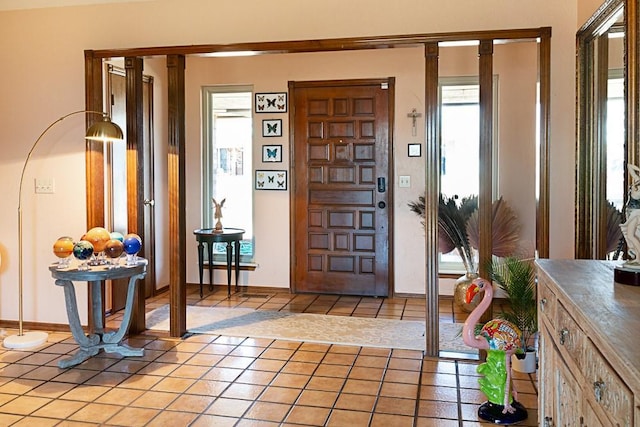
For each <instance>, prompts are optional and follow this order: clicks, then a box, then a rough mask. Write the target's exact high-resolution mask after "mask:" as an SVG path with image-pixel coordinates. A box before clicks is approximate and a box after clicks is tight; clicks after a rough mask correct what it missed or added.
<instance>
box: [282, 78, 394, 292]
mask: <svg viewBox="0 0 640 427" xmlns="http://www.w3.org/2000/svg"><path fill="white" fill-rule="evenodd" d="M382 84H387V85H388V87H387V90H388V91H389V92H388V99H387V101H388V105H387V131H388V135H387V170H386V171H385V173H386V177H387V185H386V187H387V188H386V192H387V195H386V200H387V207H386V209H387V217H388V231H387V234H388V236H389V237H388V242H389V247H388V249H387V261H388V262H387V275H388V277H387V295H388V298H392V297H393V295H394V293H393V292H394V288H395V286H394V284H395V282H394V278H395V274H394V271H395V270H394V227H393V224H394V223H393V216H394V215H393V213H394V203H393V194H394V191H393V190H394V182H395V180H394V176H395V175H394V170H395V169H394V166H395V165H394V158H393V148H394V139H393V136H394V129H395V126H393V124H394V121H395V120H394V119H395V78H394V77H387V78H378V79H346V80H316V81H289V84H288V88H289V99H290V100H291V103H290V107H289V169H290V173H289V176H290V177H291V178H290V182H289V185H290V187H291V190H290V191H289V197H290V202H289V219H290V222H289V237H290V241H289V247H290V248H291V250H290V251H289V253H290V261H289V283H290V289H291V292H293V293H296V292H297V281H296V272H295V266H296V253H295V250H293V249H294V248H295V244H296V227H295V225H296V224H295V218H296V203H295V194H296V191H295V190H296V181H295V179H294V178H295V176H296V173H295V164H296V163H295V113H296V105H295V104H294V103H293V101H294V100H295V99H296V97H295V90H296V87H301V86H302V85H304V88H322V87H336V86H345V87H353V86H371V85H382Z"/></svg>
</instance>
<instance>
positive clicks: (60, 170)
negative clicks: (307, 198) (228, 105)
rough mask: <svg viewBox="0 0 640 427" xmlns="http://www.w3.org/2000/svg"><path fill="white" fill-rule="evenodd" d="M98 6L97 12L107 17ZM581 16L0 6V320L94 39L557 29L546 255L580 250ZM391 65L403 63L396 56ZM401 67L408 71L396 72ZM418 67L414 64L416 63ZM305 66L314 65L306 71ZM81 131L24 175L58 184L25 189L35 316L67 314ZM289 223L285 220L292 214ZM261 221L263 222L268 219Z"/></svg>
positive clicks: (290, 1) (74, 126) (400, 162)
mask: <svg viewBox="0 0 640 427" xmlns="http://www.w3.org/2000/svg"><path fill="white" fill-rule="evenodd" d="M96 17H99V18H100V19H99V22H98V23H96V19H95V18H96ZM576 22H577V5H576V3H575V2H558V1H557V0H541V1H538V2H529V3H525V2H513V1H512V0H486V1H483V2H477V1H475V0H460V1H456V2H441V1H436V0H425V1H423V2H414V1H410V0H398V1H396V2H394V3H393V5H392V6H390V5H389V3H388V2H381V1H378V0H376V1H364V0H353V1H349V2H344V1H341V0H326V1H323V2H300V1H299V0H274V1H270V2H264V1H261V0H244V1H242V0H241V1H238V0H235V1H229V0H219V1H216V2H211V1H208V0H182V1H180V2H172V1H167V0H158V1H147V2H131V3H116V4H111V5H91V6H78V7H68V8H52V9H33V10H24V11H5V12H0V63H2V65H3V67H2V78H1V79H0V93H2V94H3V97H2V99H0V117H2V118H3V126H1V127H0V146H1V147H2V153H3V154H2V157H1V158H0V180H1V181H2V182H3V187H4V189H5V190H4V191H5V195H6V197H5V199H4V203H3V204H1V205H0V254H1V256H2V265H1V266H0V319H5V320H11V319H17V316H18V315H17V312H18V310H17V304H16V302H17V277H18V268H17V254H16V252H17V230H16V222H17V219H16V209H17V193H18V180H19V175H20V168H21V166H22V161H23V160H24V157H25V156H26V153H27V151H28V149H29V145H30V144H31V142H32V141H34V140H35V138H36V137H37V135H38V134H39V133H40V132H41V130H42V129H44V128H45V127H46V126H47V125H48V124H49V123H50V122H52V121H53V120H54V119H56V118H57V117H60V116H62V115H64V114H66V113H67V112H69V111H73V110H76V109H78V110H79V109H82V108H83V106H84V62H83V51H84V50H85V49H107V48H109V49H110V48H133V47H144V46H169V45H191V44H215V43H231V42H243V41H273V40H304V39H316V38H332V37H352V36H369V35H392V34H412V33H434V32H454V31H473V30H489V29H509V28H530V27H540V26H551V27H552V28H553V36H552V46H551V52H552V61H551V76H552V79H551V85H552V87H551V117H552V119H551V182H552V187H551V200H550V203H551V204H550V206H551V248H550V254H551V256H552V257H556V258H558V257H572V256H573V230H574V226H573V211H574V202H573V197H574V168H573V167H572V166H573V165H574V164H575V162H574V150H575V148H574V146H575V143H574V139H575V137H574V123H575V120H574V104H575V101H574V100H575V95H574V92H575V89H574V86H575V83H574V82H575V80H574V79H575V64H574V62H575V61H574V58H575V52H574V49H575V30H576ZM393 54H394V53H391V55H393ZM190 61H191V59H190ZM303 65H304V64H303V63H301V64H300V65H299V66H300V67H303ZM398 68H401V67H400V66H398ZM387 71H389V72H391V71H395V70H394V69H393V68H392V64H390V65H389V69H388V70H387ZM398 72H406V71H404V70H402V69H400V70H398ZM409 72H411V73H418V71H417V69H416V70H413V69H411V70H409ZM191 74H192V71H191V70H190V69H187V77H188V78H191ZM193 74H194V75H195V70H193ZM305 75H307V76H310V75H312V74H311V72H310V71H308V72H307V74H305ZM294 77H295V76H294ZM296 78H297V77H296ZM323 78H325V77H324V76H323ZM340 78H345V76H341V77H340ZM243 83H246V82H243ZM249 83H251V82H249ZM189 84H190V85H191V83H189ZM281 84H282V83H280V82H278V86H275V87H271V86H269V88H270V89H271V90H277V89H278V88H279V87H280V85H281ZM265 87H266V86H265ZM256 89H261V88H259V87H256ZM283 89H284V88H283ZM400 89H401V91H402V92H403V93H404V94H403V95H402V96H403V97H404V100H403V101H402V103H403V105H405V106H410V107H412V108H413V106H415V107H416V108H419V107H420V105H418V104H417V103H418V102H419V98H415V97H414V93H416V94H419V93H420V91H419V90H416V91H413V89H411V88H402V87H401V88H400ZM189 96H194V93H193V88H190V95H189ZM406 112H407V111H404V109H399V110H398V111H397V115H398V119H397V120H398V123H400V121H401V119H402V117H403V115H404V114H405V113H406ZM156 113H158V112H156ZM187 113H188V116H189V117H190V122H189V123H188V127H187V132H188V137H187V138H188V141H189V146H188V156H189V159H192V158H193V156H195V155H197V149H194V146H195V145H196V144H198V142H197V141H198V135H199V129H195V128H194V126H193V123H192V120H191V119H192V116H191V115H192V114H193V115H197V114H198V111H195V110H193V109H192V107H189V106H188V111H187ZM162 114H164V113H162ZM83 132H84V130H83V120H82V118H81V116H76V117H73V118H70V119H67V121H65V122H63V123H62V124H60V125H59V126H58V128H57V129H56V131H55V132H51V134H49V135H48V137H47V141H46V142H43V144H44V145H43V147H41V149H39V150H38V152H37V154H36V155H35V158H34V161H33V162H32V163H31V165H30V168H29V171H28V174H27V177H26V184H27V185H26V188H27V189H30V188H32V183H33V179H34V177H53V178H54V179H55V181H56V193H55V194H53V195H34V194H33V192H32V191H26V193H25V195H26V197H25V199H26V200H25V217H26V218H25V225H26V228H28V230H29V232H28V233H25V241H26V242H27V245H26V246H27V251H26V254H25V260H26V262H25V319H26V320H29V321H37V322H56V323H66V313H65V311H64V308H63V307H64V298H63V292H62V290H61V289H59V288H57V287H55V286H54V285H53V281H52V280H51V278H50V275H49V272H48V271H47V268H46V266H47V265H48V263H49V262H51V261H53V257H52V254H51V245H52V244H53V242H54V241H55V239H56V238H57V237H58V236H59V235H61V234H70V235H73V236H79V235H81V234H82V233H83V232H84V229H85V223H86V216H85V190H84V176H85V172H84V152H83V149H84V144H83V138H82V135H83ZM399 132H400V133H398V134H397V136H398V138H397V139H396V144H397V145H396V150H397V155H396V158H397V163H396V165H395V170H396V174H402V175H406V174H409V175H412V177H413V176H415V177H418V176H419V175H420V173H421V165H420V163H419V159H416V158H412V159H408V158H406V157H404V156H403V155H401V154H400V153H404V152H406V151H405V150H404V149H405V148H406V147H405V146H404V144H406V143H407V142H409V141H408V140H409V139H410V138H408V136H407V135H406V134H404V135H403V133H402V132H406V130H401V129H400V130H399ZM194 141H195V142H194ZM157 142H160V141H159V140H157ZM198 164H199V163H198ZM567 165H571V167H568V166H567ZM194 173H195V174H197V173H198V171H197V169H196V168H195V167H194V168H191V169H189V170H188V178H187V179H188V180H190V182H194V181H193V179H194V178H195V175H194ZM418 179H419V178H418ZM415 189H416V188H415V187H413V188H412V189H411V192H410V193H409V192H408V191H407V190H403V191H404V192H403V191H401V190H400V189H398V188H397V187H396V189H395V194H396V199H395V208H396V224H395V225H394V226H395V230H396V253H395V259H396V269H397V272H396V278H395V279H396V290H397V291H398V292H409V291H412V290H415V289H420V288H422V289H424V288H423V283H421V282H420V281H416V280H415V279H414V277H415V276H416V274H419V273H421V272H422V269H423V267H422V266H423V265H424V260H423V259H421V257H420V253H419V250H418V248H419V247H420V246H421V245H423V242H421V241H420V239H419V238H417V237H419V234H420V233H417V232H416V229H419V221H418V219H417V218H415V217H413V216H412V215H413V214H411V213H410V212H407V213H403V214H401V212H404V210H403V208H404V206H406V201H407V200H410V199H413V198H415V193H414V190H415ZM158 190H160V188H158ZM194 191H198V189H195V188H194V189H190V192H189V194H188V195H187V197H188V198H189V202H190V205H189V207H188V215H189V220H188V221H190V222H188V229H191V228H195V227H197V225H198V224H197V221H196V220H195V219H194V218H196V216H195V215H199V212H200V211H201V209H200V206H199V204H198V205H195V203H199V202H198V200H199V199H197V198H194V195H193V194H194ZM263 197H265V196H263V195H262V194H261V195H259V197H258V196H257V197H256V209H259V208H260V206H261V204H263V203H267V201H266V200H261V198H263ZM274 197H279V198H282V200H275V201H276V202H277V205H278V206H279V207H278V209H279V210H280V209H281V210H282V211H286V209H287V208H286V206H287V203H288V196H287V195H286V194H284V193H278V195H276V196H274ZM272 201H273V200H269V201H268V203H271V202H272ZM192 203H193V205H192ZM194 212H197V214H195V215H194ZM278 221H280V220H279V219H278ZM282 225H285V228H286V229H287V230H288V224H282ZM256 226H257V227H260V224H259V223H257V224H256ZM275 234H276V233H275V232H274V235H275ZM274 235H271V236H270V235H265V238H278V237H277V236H275V237H274ZM185 238H186V239H192V236H191V235H190V234H189V236H185ZM281 246H282V247H283V248H285V249H284V251H285V253H286V254H285V253H283V254H278V253H274V254H273V255H271V254H269V256H266V255H265V258H264V260H262V261H261V262H260V263H261V265H264V266H270V265H271V266H273V265H278V263H279V261H278V259H279V258H280V257H285V256H286V257H287V259H288V241H287V242H284V243H282V244H281ZM188 256H189V257H190V258H189V259H188V260H187V261H188V264H189V265H190V266H191V267H190V270H189V271H190V273H189V276H188V280H189V281H192V282H194V281H195V276H194V270H193V267H192V266H193V263H194V261H193V260H194V258H193V257H194V255H193V254H189V255H188ZM260 256H261V257H262V256H263V254H260ZM400 260H402V261H400ZM264 268H265V269H264V270H262V273H256V284H263V285H276V283H273V282H274V281H275V280H273V279H267V277H269V276H268V275H267V274H277V281H278V282H280V280H283V279H288V274H287V273H285V272H284V271H283V270H281V269H278V270H277V271H276V270H268V271H267V270H266V268H267V267H264ZM269 268H271V267H269ZM287 271H288V269H287ZM244 274H246V273H244ZM261 275H263V276H261ZM244 280H247V279H244ZM252 282H253V279H252ZM77 288H78V290H81V292H80V295H79V301H80V303H79V305H80V307H81V308H82V307H84V304H83V301H86V290H85V289H84V286H83V285H79V286H77ZM82 315H83V316H85V313H82Z"/></svg>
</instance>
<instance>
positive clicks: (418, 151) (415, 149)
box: [409, 144, 422, 157]
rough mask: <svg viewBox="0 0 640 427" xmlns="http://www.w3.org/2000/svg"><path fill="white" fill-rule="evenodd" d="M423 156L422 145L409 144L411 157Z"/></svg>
mask: <svg viewBox="0 0 640 427" xmlns="http://www.w3.org/2000/svg"><path fill="white" fill-rule="evenodd" d="M421 155H422V145H421V144H409V157H420V156H421Z"/></svg>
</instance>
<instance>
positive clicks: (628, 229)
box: [613, 163, 640, 286]
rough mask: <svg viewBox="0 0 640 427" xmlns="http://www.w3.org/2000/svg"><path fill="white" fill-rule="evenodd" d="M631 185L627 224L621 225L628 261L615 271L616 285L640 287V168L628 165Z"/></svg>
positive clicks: (626, 206)
mask: <svg viewBox="0 0 640 427" xmlns="http://www.w3.org/2000/svg"><path fill="white" fill-rule="evenodd" d="M627 166H628V169H629V175H630V176H631V183H630V184H629V193H628V197H627V203H626V204H625V206H624V217H625V222H623V223H622V224H620V230H622V235H623V236H624V240H625V241H626V242H627V260H626V261H625V262H624V263H622V265H618V266H616V267H615V268H614V269H613V280H614V282H615V283H621V284H624V285H633V286H640V238H639V237H638V229H639V228H640V168H639V167H638V166H634V165H632V164H630V163H629V164H628V165H627Z"/></svg>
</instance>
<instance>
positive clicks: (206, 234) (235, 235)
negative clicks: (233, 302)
mask: <svg viewBox="0 0 640 427" xmlns="http://www.w3.org/2000/svg"><path fill="white" fill-rule="evenodd" d="M193 234H195V236H196V240H197V241H198V267H199V272H200V298H202V274H203V269H204V244H205V243H206V244H207V249H208V255H209V290H212V289H213V244H214V243H217V242H221V243H226V244H227V297H230V296H231V258H232V256H231V254H232V252H233V251H234V250H235V257H234V258H235V270H236V291H237V290H238V276H239V275H240V241H241V240H242V235H243V234H244V230H242V229H240V228H224V229H223V230H222V231H221V232H215V231H214V229H213V228H202V229H198V230H194V231H193Z"/></svg>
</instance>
